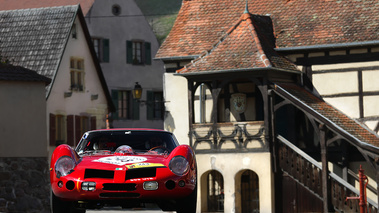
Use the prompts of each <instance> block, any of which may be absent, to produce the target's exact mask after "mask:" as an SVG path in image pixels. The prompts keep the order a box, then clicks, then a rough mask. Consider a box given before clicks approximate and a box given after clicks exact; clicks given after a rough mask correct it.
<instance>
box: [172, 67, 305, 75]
mask: <svg viewBox="0 0 379 213" xmlns="http://www.w3.org/2000/svg"><path fill="white" fill-rule="evenodd" d="M248 71H254V72H257V71H280V72H286V73H293V74H301V71H297V70H287V69H282V68H276V67H257V68H241V69H226V70H208V71H201V72H189V73H175V74H174V75H178V76H183V77H190V76H197V75H217V74H225V73H240V72H248Z"/></svg>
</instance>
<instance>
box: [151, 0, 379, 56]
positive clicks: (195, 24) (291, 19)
mask: <svg viewBox="0 0 379 213" xmlns="http://www.w3.org/2000/svg"><path fill="white" fill-rule="evenodd" d="M244 8H245V1H243V0H191V1H188V0H183V4H182V8H181V10H180V11H179V14H178V16H177V19H176V22H175V24H174V26H173V28H172V30H171V32H170V34H169V36H168V37H167V38H166V40H165V42H164V43H163V44H162V46H161V48H160V49H159V51H158V53H157V55H156V57H157V58H171V57H184V56H194V55H197V56H198V55H201V53H202V52H203V51H204V50H208V49H211V47H212V44H213V42H214V41H215V40H217V38H219V37H221V36H222V35H224V34H225V33H226V32H227V30H228V29H229V28H230V27H231V26H233V24H234V22H235V20H238V18H239V17H240V15H241V14H242V13H243V11H244ZM249 10H250V12H251V13H252V14H258V15H267V14H269V16H270V17H271V18H272V20H273V23H274V29H275V35H276V37H277V40H276V44H277V46H278V47H299V46H311V45H327V44H340V43H353V42H367V41H379V31H378V30H377V29H378V28H379V16H378V15H377V13H378V11H379V2H378V1H377V0H367V1H341V0H318V1H309V0H249Z"/></svg>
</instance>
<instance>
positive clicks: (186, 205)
mask: <svg viewBox="0 0 379 213" xmlns="http://www.w3.org/2000/svg"><path fill="white" fill-rule="evenodd" d="M196 205H197V185H195V189H194V190H193V191H192V193H191V194H190V195H188V196H187V197H185V198H182V199H180V200H177V201H176V213H195V212H196Z"/></svg>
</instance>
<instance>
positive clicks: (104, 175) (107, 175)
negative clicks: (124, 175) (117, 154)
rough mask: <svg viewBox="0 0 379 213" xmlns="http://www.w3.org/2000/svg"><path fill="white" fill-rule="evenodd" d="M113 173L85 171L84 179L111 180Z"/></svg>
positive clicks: (97, 170) (95, 170) (93, 170)
mask: <svg viewBox="0 0 379 213" xmlns="http://www.w3.org/2000/svg"><path fill="white" fill-rule="evenodd" d="M113 177H114V171H110V170H100V169H86V171H85V173H84V179H86V178H106V179H113Z"/></svg>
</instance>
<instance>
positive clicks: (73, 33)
mask: <svg viewBox="0 0 379 213" xmlns="http://www.w3.org/2000/svg"><path fill="white" fill-rule="evenodd" d="M71 35H72V38H74V39H76V38H77V37H78V36H77V32H76V24H73V25H72V28H71Z"/></svg>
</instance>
